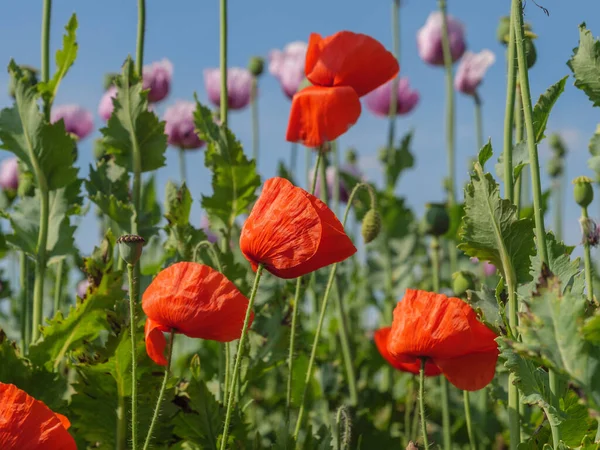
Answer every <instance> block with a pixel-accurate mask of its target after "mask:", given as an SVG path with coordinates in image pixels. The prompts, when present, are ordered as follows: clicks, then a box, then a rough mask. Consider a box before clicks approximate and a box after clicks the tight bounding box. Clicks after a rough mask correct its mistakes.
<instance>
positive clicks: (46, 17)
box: [41, 0, 53, 121]
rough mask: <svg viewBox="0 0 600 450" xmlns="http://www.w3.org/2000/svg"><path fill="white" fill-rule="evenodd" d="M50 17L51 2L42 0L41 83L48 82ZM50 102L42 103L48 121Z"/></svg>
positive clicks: (50, 0)
mask: <svg viewBox="0 0 600 450" xmlns="http://www.w3.org/2000/svg"><path fill="white" fill-rule="evenodd" d="M51 16H52V0H44V6H43V10H42V45H41V47H42V81H43V82H44V83H47V82H48V80H50V23H51V21H50V17H51ZM52 100H53V99H50V100H49V101H46V100H45V101H44V116H45V117H46V120H47V121H50V108H52Z"/></svg>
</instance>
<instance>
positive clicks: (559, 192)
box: [552, 175, 563, 241]
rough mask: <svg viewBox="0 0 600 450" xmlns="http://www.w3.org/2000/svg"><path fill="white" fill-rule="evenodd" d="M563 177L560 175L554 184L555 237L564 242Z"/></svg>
mask: <svg viewBox="0 0 600 450" xmlns="http://www.w3.org/2000/svg"><path fill="white" fill-rule="evenodd" d="M562 187H563V176H562V175H559V176H558V177H557V178H556V179H555V180H554V181H553V183H552V188H553V190H554V208H553V209H554V235H555V236H556V239H557V240H559V241H562V218H563V207H562V200H563V199H562V197H563V189H562Z"/></svg>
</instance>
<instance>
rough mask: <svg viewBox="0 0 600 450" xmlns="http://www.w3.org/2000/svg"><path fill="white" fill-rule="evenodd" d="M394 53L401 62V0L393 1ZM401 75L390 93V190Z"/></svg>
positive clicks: (388, 176) (389, 186)
mask: <svg viewBox="0 0 600 450" xmlns="http://www.w3.org/2000/svg"><path fill="white" fill-rule="evenodd" d="M392 42H393V47H392V54H393V55H394V57H395V58H396V60H397V61H398V63H400V0H394V1H393V2H392ZM399 82H400V80H399V77H398V76H397V77H395V78H394V80H393V81H392V91H391V93H390V109H389V114H388V115H389V125H388V139H387V166H388V170H386V178H387V179H386V187H387V190H388V192H393V191H394V186H393V185H392V178H391V171H390V170H389V168H390V167H391V166H392V165H393V164H394V135H395V133H396V115H397V113H398V84H399Z"/></svg>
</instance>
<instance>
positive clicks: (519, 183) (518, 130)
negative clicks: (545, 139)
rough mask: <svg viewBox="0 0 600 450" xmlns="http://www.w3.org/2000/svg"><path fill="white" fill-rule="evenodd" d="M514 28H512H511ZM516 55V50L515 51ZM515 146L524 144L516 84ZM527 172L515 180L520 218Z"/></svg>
mask: <svg viewBox="0 0 600 450" xmlns="http://www.w3.org/2000/svg"><path fill="white" fill-rule="evenodd" d="M511 28H512V27H511ZM515 53H516V50H515ZM514 115H515V119H514V120H515V144H519V143H521V142H523V102H522V101H521V89H520V88H519V84H518V83H516V86H515V113H514ZM526 175H527V171H526V170H522V171H521V174H520V175H519V177H518V178H517V179H516V180H514V183H515V194H514V203H515V205H516V206H517V216H519V214H520V211H521V206H522V205H524V204H525V201H524V198H523V197H524V194H525V189H524V188H523V187H524V186H529V184H528V181H527V179H526Z"/></svg>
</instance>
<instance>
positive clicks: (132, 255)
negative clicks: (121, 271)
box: [117, 234, 146, 266]
mask: <svg viewBox="0 0 600 450" xmlns="http://www.w3.org/2000/svg"><path fill="white" fill-rule="evenodd" d="M145 242H146V241H145V240H144V238H143V237H141V236H137V235H135V234H124V235H123V236H121V237H120V238H119V239H117V244H119V253H120V254H121V258H122V259H123V261H125V262H126V263H127V264H130V265H132V266H135V265H136V264H137V262H138V261H139V259H140V256H142V250H143V248H144V243H145Z"/></svg>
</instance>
